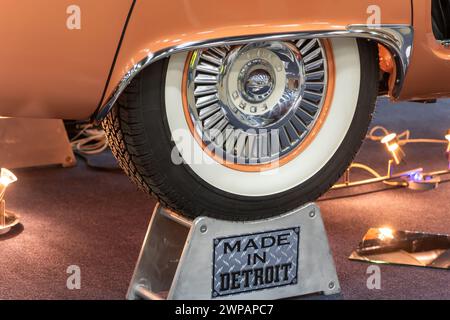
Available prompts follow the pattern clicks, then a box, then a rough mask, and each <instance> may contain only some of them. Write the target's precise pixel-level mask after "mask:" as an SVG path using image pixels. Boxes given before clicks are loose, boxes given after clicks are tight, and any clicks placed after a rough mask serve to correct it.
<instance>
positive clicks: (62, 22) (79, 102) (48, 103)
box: [0, 0, 132, 119]
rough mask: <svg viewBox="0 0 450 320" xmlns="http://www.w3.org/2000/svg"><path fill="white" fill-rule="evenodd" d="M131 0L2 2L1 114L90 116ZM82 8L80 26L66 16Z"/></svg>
mask: <svg viewBox="0 0 450 320" xmlns="http://www.w3.org/2000/svg"><path fill="white" fill-rule="evenodd" d="M131 4H132V0H95V1H93V0H75V1H74V0H39V1H36V0H20V1H19V0H2V1H1V2H0V39H1V49H0V75H1V78H2V82H1V86H0V115H1V116H16V117H17V116H24V117H42V118H51V117H57V118H69V119H81V118H88V117H89V116H90V115H91V114H92V113H93V112H94V111H95V109H96V108H97V106H98V104H99V103H100V100H101V97H102V94H103V91H104V88H105V84H106V80H107V78H108V75H109V72H110V70H111V66H112V62H113V59H114V55H115V53H116V50H117V46H118V43H119V39H120V36H121V34H122V31H123V28H124V24H125V21H126V18H127V15H128V13H129V10H130V7H131ZM71 5H77V6H78V7H79V8H80V13H81V15H80V18H81V19H80V22H81V24H80V27H81V29H73V30H69V28H67V25H66V23H67V19H68V18H70V17H71V15H72V13H74V11H69V13H68V12H67V9H68V7H69V6H71Z"/></svg>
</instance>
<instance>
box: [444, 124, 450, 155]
mask: <svg viewBox="0 0 450 320" xmlns="http://www.w3.org/2000/svg"><path fill="white" fill-rule="evenodd" d="M445 139H447V141H448V146H447V152H450V129H448V130H447V134H446V135H445Z"/></svg>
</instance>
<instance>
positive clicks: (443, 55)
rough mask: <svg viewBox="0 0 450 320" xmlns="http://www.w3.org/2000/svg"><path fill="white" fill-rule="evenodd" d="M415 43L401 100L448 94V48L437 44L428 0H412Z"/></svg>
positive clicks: (449, 69) (449, 59)
mask: <svg viewBox="0 0 450 320" xmlns="http://www.w3.org/2000/svg"><path fill="white" fill-rule="evenodd" d="M413 7H414V45H413V54H412V57H411V64H410V67H409V70H408V73H407V75H406V79H405V83H404V85H403V90H402V93H401V95H400V99H401V100H409V99H432V98H440V97H448V96H450V48H445V47H444V46H442V45H441V44H440V43H438V42H437V41H436V39H435V37H434V35H433V29H432V24H431V0H414V2H413Z"/></svg>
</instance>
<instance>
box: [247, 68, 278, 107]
mask: <svg viewBox="0 0 450 320" xmlns="http://www.w3.org/2000/svg"><path fill="white" fill-rule="evenodd" d="M252 63H255V64H257V65H256V66H254V67H250V68H247V66H246V67H244V68H243V69H242V71H241V74H242V76H241V78H240V81H241V82H243V84H241V87H243V90H242V92H241V94H242V96H243V97H244V99H245V100H247V101H248V102H257V103H259V102H262V101H264V100H266V99H267V98H268V97H269V96H270V95H271V93H272V92H273V88H274V86H275V80H274V78H273V76H272V74H271V73H270V72H269V71H268V67H267V66H263V65H259V63H260V62H259V61H252Z"/></svg>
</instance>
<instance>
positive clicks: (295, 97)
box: [184, 39, 328, 165]
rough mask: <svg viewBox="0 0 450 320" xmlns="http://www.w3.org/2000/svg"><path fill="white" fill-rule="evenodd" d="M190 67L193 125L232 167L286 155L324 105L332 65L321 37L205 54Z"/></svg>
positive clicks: (193, 58)
mask: <svg viewBox="0 0 450 320" xmlns="http://www.w3.org/2000/svg"><path fill="white" fill-rule="evenodd" d="M188 63H189V65H188V69H187V77H186V79H187V81H186V83H185V84H184V85H185V86H187V88H186V89H187V90H186V95H187V97H186V98H187V104H188V106H187V110H188V113H189V114H188V115H189V117H188V118H189V119H188V121H192V122H193V123H194V126H193V127H194V128H195V131H196V132H195V134H197V135H198V136H199V137H201V140H202V142H203V143H204V145H206V146H208V148H209V149H211V148H212V149H213V150H214V152H215V154H216V155H217V154H218V155H220V157H221V158H223V159H226V160H227V161H231V162H233V163H239V164H246V165H258V164H265V163H269V162H271V161H273V160H275V159H279V158H280V157H284V156H287V155H288V154H290V153H291V152H293V151H294V150H296V148H298V147H299V146H300V144H301V143H302V141H304V139H305V138H306V136H307V135H308V134H309V133H310V132H311V130H312V129H313V127H314V125H315V122H316V120H317V118H318V117H319V115H320V112H321V110H322V107H323V104H324V100H325V96H326V92H327V76H328V73H327V61H326V55H325V52H324V48H323V46H322V43H321V41H319V40H317V39H311V40H304V39H303V40H300V41H298V42H275V41H274V42H261V43H256V44H249V45H244V46H239V47H234V48H231V47H220V48H210V49H205V50H198V51H195V52H193V54H192V55H191V57H190V59H189V61H188Z"/></svg>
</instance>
